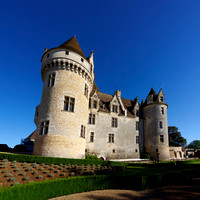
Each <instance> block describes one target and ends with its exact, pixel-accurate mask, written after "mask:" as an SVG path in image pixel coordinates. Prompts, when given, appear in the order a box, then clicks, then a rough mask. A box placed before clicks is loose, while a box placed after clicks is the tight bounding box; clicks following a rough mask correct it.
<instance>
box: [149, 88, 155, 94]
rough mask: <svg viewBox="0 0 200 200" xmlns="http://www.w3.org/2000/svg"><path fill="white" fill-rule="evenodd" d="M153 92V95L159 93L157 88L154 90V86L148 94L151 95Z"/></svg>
mask: <svg viewBox="0 0 200 200" xmlns="http://www.w3.org/2000/svg"><path fill="white" fill-rule="evenodd" d="M151 94H153V96H154V95H157V93H156V92H155V90H154V89H153V88H151V90H150V92H149V94H148V96H149V95H151Z"/></svg>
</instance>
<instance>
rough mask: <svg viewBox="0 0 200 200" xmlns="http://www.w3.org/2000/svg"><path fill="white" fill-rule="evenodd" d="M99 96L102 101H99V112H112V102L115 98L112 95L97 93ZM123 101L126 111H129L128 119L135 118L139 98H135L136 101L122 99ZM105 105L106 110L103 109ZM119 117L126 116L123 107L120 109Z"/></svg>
mask: <svg viewBox="0 0 200 200" xmlns="http://www.w3.org/2000/svg"><path fill="white" fill-rule="evenodd" d="M97 95H98V98H99V99H100V101H99V111H102V112H108V113H109V112H110V102H111V101H112V99H113V97H114V96H113V95H110V94H105V93H102V92H98V91H97ZM121 100H122V103H123V105H124V107H125V109H126V110H127V116H128V117H135V114H134V107H135V104H136V102H137V98H135V99H134V100H130V99H125V98H122V97H121ZM103 105H104V108H103ZM119 115H124V112H123V110H122V108H121V107H120V109H119Z"/></svg>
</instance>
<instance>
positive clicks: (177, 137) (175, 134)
mask: <svg viewBox="0 0 200 200" xmlns="http://www.w3.org/2000/svg"><path fill="white" fill-rule="evenodd" d="M168 134H169V146H175V147H183V146H185V145H186V143H187V140H186V139H185V138H184V137H182V136H181V133H180V132H179V131H178V127H176V126H169V127H168Z"/></svg>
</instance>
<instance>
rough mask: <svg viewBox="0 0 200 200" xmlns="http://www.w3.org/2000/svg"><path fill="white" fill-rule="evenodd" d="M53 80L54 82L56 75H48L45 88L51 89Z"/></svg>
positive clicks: (53, 83)
mask: <svg viewBox="0 0 200 200" xmlns="http://www.w3.org/2000/svg"><path fill="white" fill-rule="evenodd" d="M55 80H56V73H55V72H53V73H50V74H49V75H48V82H47V87H53V86H54V85H55Z"/></svg>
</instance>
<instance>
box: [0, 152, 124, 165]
mask: <svg viewBox="0 0 200 200" xmlns="http://www.w3.org/2000/svg"><path fill="white" fill-rule="evenodd" d="M2 159H8V160H9V161H13V160H16V161H17V162H29V163H44V164H46V165H50V164H56V165H58V164H72V165H82V164H84V165H89V164H90V165H112V166H126V165H127V163H123V162H111V161H101V160H90V159H69V158H55V157H44V156H33V155H23V154H11V153H0V160H2Z"/></svg>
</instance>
